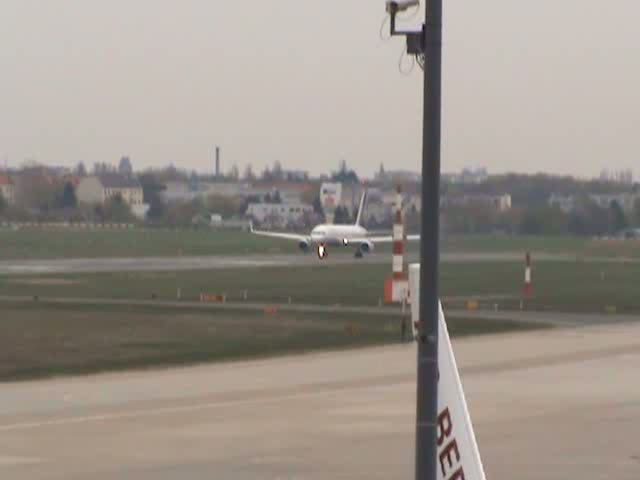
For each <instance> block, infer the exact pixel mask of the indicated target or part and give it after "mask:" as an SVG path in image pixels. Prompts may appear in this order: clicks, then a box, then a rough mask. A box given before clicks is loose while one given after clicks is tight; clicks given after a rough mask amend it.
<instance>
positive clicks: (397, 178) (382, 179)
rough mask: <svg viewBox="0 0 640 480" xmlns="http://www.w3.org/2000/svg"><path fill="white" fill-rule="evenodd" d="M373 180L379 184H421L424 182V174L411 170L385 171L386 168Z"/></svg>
mask: <svg viewBox="0 0 640 480" xmlns="http://www.w3.org/2000/svg"><path fill="white" fill-rule="evenodd" d="M373 180H374V182H378V183H393V184H398V183H400V184H405V183H420V182H421V181H422V174H421V173H420V172H412V171H410V170H384V168H380V171H379V172H377V173H376V174H375V176H374V178H373Z"/></svg>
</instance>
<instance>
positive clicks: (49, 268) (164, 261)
mask: <svg viewBox="0 0 640 480" xmlns="http://www.w3.org/2000/svg"><path fill="white" fill-rule="evenodd" d="M523 255H524V254H521V253H517V252H505V253H486V252H460V253H446V252H445V253H442V254H441V261H442V262H445V263H453V262H458V263H473V262H513V261H524V257H523ZM406 256H407V261H409V262H417V261H418V258H419V257H418V255H417V254H416V253H408V254H407V255H406ZM534 258H535V260H536V261H563V262H570V261H576V256H575V255H571V254H551V253H536V254H535V257H534ZM390 261H391V259H390V254H388V253H373V254H367V255H365V256H364V258H361V259H357V258H354V257H353V256H352V255H350V254H347V253H344V252H343V253H338V254H333V255H332V254H330V255H329V257H327V258H326V259H325V260H322V261H321V260H319V259H318V257H317V256H316V255H315V254H313V253H308V254H303V253H300V252H295V253H293V252H292V253H291V254H289V255H283V254H277V255H265V254H261V255H255V254H254V255H215V256H200V257H188V256H185V257H146V258H144V257H138V258H66V259H48V260H47V259H43V260H5V261H0V275H11V274H20V275H27V274H31V275H34V274H36V275H38V274H47V273H93V272H122V271H179V270H213V269H220V268H247V267H249V268H250V267H278V266H280V267H287V266H305V265H306V266H321V265H345V264H353V263H357V264H360V263H374V264H375V263H378V264H379V263H390ZM584 261H589V262H637V261H638V260H637V259H626V258H605V257H603V258H600V257H589V258H585V259H584Z"/></svg>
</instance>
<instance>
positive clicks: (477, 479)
mask: <svg viewBox="0 0 640 480" xmlns="http://www.w3.org/2000/svg"><path fill="white" fill-rule="evenodd" d="M409 283H410V296H411V300H412V301H411V323H412V325H413V326H414V335H415V333H416V325H417V323H416V322H418V321H419V317H418V309H419V304H420V265H419V264H412V265H410V266H409ZM439 317H440V319H439V321H440V330H439V338H438V368H439V371H440V379H439V383H438V422H437V425H438V428H437V436H438V480H485V475H484V469H483V467H482V460H481V459H480V452H479V451H478V444H477V443H476V436H475V433H474V431H473V425H472V424H471V417H470V416H469V411H468V410H467V402H466V400H465V397H464V391H463V389H462V383H461V382H460V375H459V374H458V366H457V365H456V359H455V356H454V355H453V348H452V346H451V340H450V338H449V331H448V329H447V322H446V321H445V318H444V312H443V311H442V305H440V316H439Z"/></svg>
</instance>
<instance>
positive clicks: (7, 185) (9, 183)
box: [0, 174, 16, 204]
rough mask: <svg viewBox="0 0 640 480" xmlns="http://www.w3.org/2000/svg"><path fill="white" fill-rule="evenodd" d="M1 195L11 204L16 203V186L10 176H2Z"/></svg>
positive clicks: (0, 178) (0, 183)
mask: <svg viewBox="0 0 640 480" xmlns="http://www.w3.org/2000/svg"><path fill="white" fill-rule="evenodd" d="M0 195H2V197H3V198H4V199H5V200H6V202H7V203H9V204H13V203H15V201H16V186H15V185H14V183H13V180H12V179H11V177H10V176H9V175H4V174H0Z"/></svg>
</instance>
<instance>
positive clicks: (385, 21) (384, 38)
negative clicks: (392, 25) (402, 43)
mask: <svg viewBox="0 0 640 480" xmlns="http://www.w3.org/2000/svg"><path fill="white" fill-rule="evenodd" d="M388 23H389V15H385V16H384V18H383V19H382V25H380V39H381V40H382V41H384V42H386V41H387V40H390V39H391V35H385V34H384V30H385V28H387V24H388Z"/></svg>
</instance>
